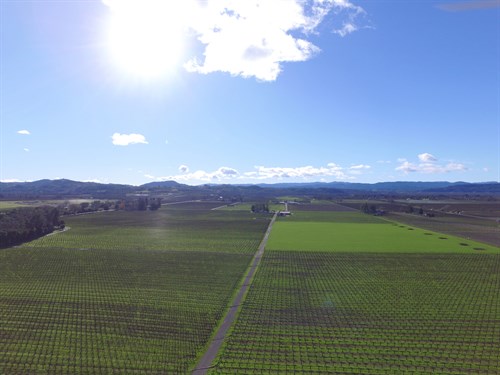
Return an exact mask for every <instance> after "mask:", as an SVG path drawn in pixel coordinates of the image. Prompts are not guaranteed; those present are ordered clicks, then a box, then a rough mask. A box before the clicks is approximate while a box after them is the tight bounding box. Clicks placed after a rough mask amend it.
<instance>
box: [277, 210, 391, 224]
mask: <svg viewBox="0 0 500 375" xmlns="http://www.w3.org/2000/svg"><path fill="white" fill-rule="evenodd" d="M292 208H293V207H292ZM278 221H279V222H284V223H285V222H305V221H307V222H328V223H353V224H366V223H372V224H386V223H387V220H384V219H381V218H380V217H377V216H373V215H366V214H362V213H360V212H358V211H294V210H292V215H291V216H282V217H278Z"/></svg>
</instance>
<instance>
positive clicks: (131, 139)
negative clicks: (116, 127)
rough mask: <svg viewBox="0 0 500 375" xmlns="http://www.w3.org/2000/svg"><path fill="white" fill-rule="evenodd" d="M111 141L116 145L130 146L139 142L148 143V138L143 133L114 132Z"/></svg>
mask: <svg viewBox="0 0 500 375" xmlns="http://www.w3.org/2000/svg"><path fill="white" fill-rule="evenodd" d="M111 141H112V143H113V144H114V145H115V146H128V145H133V144H137V143H144V144H147V143H148V142H147V141H146V138H145V137H144V136H143V135H142V134H135V133H132V134H120V133H114V134H113V135H112V136H111Z"/></svg>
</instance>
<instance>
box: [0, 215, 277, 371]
mask: <svg viewBox="0 0 500 375" xmlns="http://www.w3.org/2000/svg"><path fill="white" fill-rule="evenodd" d="M186 208H189V209H183V208H182V207H181V206H176V208H175V209H170V208H162V209H161V210H159V211H157V212H109V213H98V214H89V215H83V216H76V217H66V218H65V220H66V222H67V225H68V226H69V227H70V228H71V229H69V230H68V231H66V232H64V233H58V234H53V235H51V236H47V237H44V238H41V239H39V240H37V241H33V242H31V243H27V244H25V245H23V246H22V247H17V248H10V249H6V250H3V251H0V311H1V315H0V316H1V324H0V373H2V374H47V373H51V374H84V373H87V374H88V373H101V374H109V373H119V374H159V373H161V374H165V373H187V372H188V369H189V368H190V367H192V366H194V364H195V361H196V358H197V356H198V355H199V354H200V353H202V352H203V349H204V347H205V345H206V344H207V342H208V339H209V338H210V336H211V334H212V333H213V330H214V328H215V327H216V326H217V324H218V322H219V320H220V319H221V317H222V316H223V313H224V311H225V309H226V307H227V305H228V303H229V300H230V297H231V296H232V295H233V292H234V290H235V288H236V286H237V284H238V283H239V282H240V279H241V277H242V275H243V274H244V272H245V270H246V268H247V266H248V264H249V262H250V260H251V257H252V254H253V252H254V251H255V250H256V248H257V246H258V244H259V242H260V240H261V238H262V235H263V233H264V231H265V229H266V227H267V224H268V221H267V220H265V219H260V220H254V218H253V216H251V215H250V214H247V213H245V214H242V213H239V214H238V213H236V214H233V213H217V212H212V211H208V210H206V209H203V210H196V209H194V208H193V207H186Z"/></svg>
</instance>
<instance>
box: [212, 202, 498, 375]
mask: <svg viewBox="0 0 500 375" xmlns="http://www.w3.org/2000/svg"><path fill="white" fill-rule="evenodd" d="M461 243H462V244H461ZM465 243H467V246H465ZM474 248H478V249H479V248H480V249H482V250H474ZM499 270H500V251H499V249H498V248H496V247H492V246H487V245H484V244H482V243H476V242H472V241H468V240H464V239H461V238H458V237H453V236H448V235H442V234H439V233H436V232H429V231H425V230H421V229H417V228H414V227H409V226H407V225H402V224H397V223H391V222H389V221H387V220H384V219H381V218H378V217H374V216H369V215H364V214H361V213H353V212H316V211H314V212H296V213H295V214H294V215H293V216H292V217H284V218H280V219H279V220H278V221H277V222H276V223H275V225H274V226H273V230H272V233H271V236H270V239H269V242H268V244H267V246H266V252H265V254H264V257H263V259H262V262H261V264H260V266H259V269H258V270H257V273H256V275H255V277H254V282H253V284H252V288H251V289H250V291H249V292H248V295H247V298H246V301H245V303H244V305H243V308H242V310H241V313H240V315H239V318H238V321H237V322H236V325H235V326H234V327H233V330H232V332H231V334H230V336H229V339H228V340H227V342H226V343H225V345H224V346H223V349H222V351H221V353H220V355H219V357H218V359H217V364H216V366H215V367H214V368H213V369H212V370H211V371H210V372H209V373H210V374H252V373H271V374H290V373H300V374H318V375H319V374H327V373H342V374H349V373H350V374H410V373H411V374H469V373H474V374H498V373H500V356H499V355H498V353H500V294H499V293H498V290H499V286H500V273H499Z"/></svg>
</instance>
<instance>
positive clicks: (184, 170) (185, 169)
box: [179, 165, 189, 173]
mask: <svg viewBox="0 0 500 375" xmlns="http://www.w3.org/2000/svg"><path fill="white" fill-rule="evenodd" d="M179 172H181V173H187V172H189V167H188V166H187V165H179Z"/></svg>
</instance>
